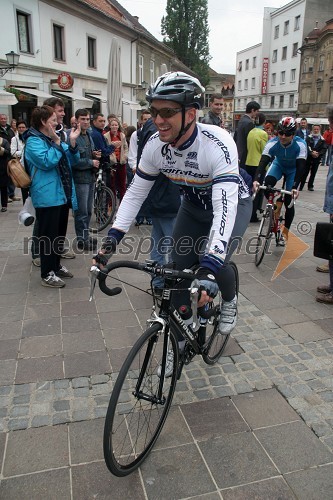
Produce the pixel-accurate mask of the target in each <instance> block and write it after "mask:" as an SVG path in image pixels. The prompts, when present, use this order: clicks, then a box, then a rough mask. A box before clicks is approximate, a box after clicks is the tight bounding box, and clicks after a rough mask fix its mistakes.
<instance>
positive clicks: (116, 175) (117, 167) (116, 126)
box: [104, 118, 128, 201]
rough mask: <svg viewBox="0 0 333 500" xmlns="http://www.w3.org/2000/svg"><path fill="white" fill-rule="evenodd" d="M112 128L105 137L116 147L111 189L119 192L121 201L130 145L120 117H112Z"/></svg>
mask: <svg viewBox="0 0 333 500" xmlns="http://www.w3.org/2000/svg"><path fill="white" fill-rule="evenodd" d="M109 125H110V130H109V132H107V133H106V134H104V137H105V139H106V142H107V143H108V144H112V145H113V146H114V147H115V150H114V152H113V153H112V154H111V155H110V161H111V166H112V167H113V168H114V172H113V175H111V186H110V187H111V189H112V191H113V192H114V194H116V193H117V192H118V193H119V198H120V201H121V200H122V199H123V196H124V194H125V191H126V162H127V157H128V145H127V141H126V136H125V134H124V133H123V132H122V130H121V125H120V122H119V120H118V118H112V119H111V120H110V122H109Z"/></svg>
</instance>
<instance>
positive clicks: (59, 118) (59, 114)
mask: <svg viewBox="0 0 333 500" xmlns="http://www.w3.org/2000/svg"><path fill="white" fill-rule="evenodd" d="M54 112H55V114H56V117H57V122H58V125H62V123H63V121H64V116H65V110H64V107H63V106H59V104H56V105H55V106H54Z"/></svg>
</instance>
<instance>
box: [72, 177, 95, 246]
mask: <svg viewBox="0 0 333 500" xmlns="http://www.w3.org/2000/svg"><path fill="white" fill-rule="evenodd" d="M75 191H76V198H77V205H78V209H77V210H75V212H74V225H75V232H76V237H77V239H78V241H88V239H89V224H90V219H91V213H92V204H93V195H94V184H93V183H91V184H75Z"/></svg>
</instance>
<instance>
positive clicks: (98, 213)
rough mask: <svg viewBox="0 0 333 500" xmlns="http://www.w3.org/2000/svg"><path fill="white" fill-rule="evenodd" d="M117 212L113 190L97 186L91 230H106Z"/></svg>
mask: <svg viewBox="0 0 333 500" xmlns="http://www.w3.org/2000/svg"><path fill="white" fill-rule="evenodd" d="M115 211H116V197H115V195H114V194H113V192H112V191H111V189H110V188H108V187H107V186H104V185H100V186H96V187H95V191H94V204H93V213H92V217H91V220H90V229H91V230H92V231H94V232H99V231H102V230H103V229H105V228H106V227H107V226H108V225H109V224H110V223H111V222H112V219H113V216H114V213H115Z"/></svg>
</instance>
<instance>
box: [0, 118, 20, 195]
mask: <svg viewBox="0 0 333 500" xmlns="http://www.w3.org/2000/svg"><path fill="white" fill-rule="evenodd" d="M7 119H8V117H7V115H5V114H3V113H1V114H0V137H2V138H3V139H5V140H6V141H8V142H9V145H10V143H11V140H12V138H13V137H15V132H14V130H13V129H12V128H11V126H10V125H9V124H8V123H7ZM8 160H10V157H8ZM20 200H21V197H20V196H15V186H14V184H13V181H12V180H11V179H10V178H9V181H8V202H9V203H11V202H12V201H20Z"/></svg>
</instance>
